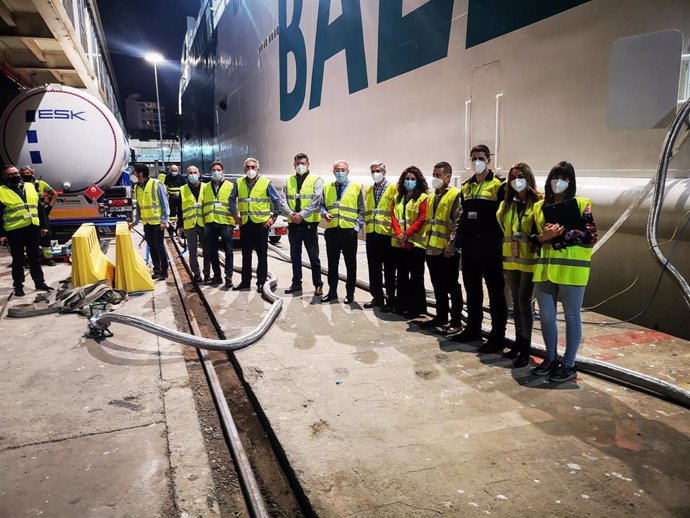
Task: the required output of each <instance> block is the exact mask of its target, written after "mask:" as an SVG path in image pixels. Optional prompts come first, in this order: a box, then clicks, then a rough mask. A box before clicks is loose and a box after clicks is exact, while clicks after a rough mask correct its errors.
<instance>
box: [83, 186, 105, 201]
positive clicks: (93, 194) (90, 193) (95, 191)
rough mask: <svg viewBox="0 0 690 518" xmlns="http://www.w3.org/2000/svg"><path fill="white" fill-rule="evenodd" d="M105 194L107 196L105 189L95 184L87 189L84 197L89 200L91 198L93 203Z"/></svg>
mask: <svg viewBox="0 0 690 518" xmlns="http://www.w3.org/2000/svg"><path fill="white" fill-rule="evenodd" d="M104 194H105V191H104V190H103V189H101V188H100V187H99V186H98V185H96V184H93V185H92V186H90V187H89V188H87V189H86V190H85V191H84V196H86V197H87V198H89V199H91V200H93V201H97V200H98V198H100V197H101V196H103V195H104Z"/></svg>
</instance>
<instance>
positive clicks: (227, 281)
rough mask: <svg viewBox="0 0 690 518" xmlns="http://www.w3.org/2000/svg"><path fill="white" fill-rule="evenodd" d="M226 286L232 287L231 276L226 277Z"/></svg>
mask: <svg viewBox="0 0 690 518" xmlns="http://www.w3.org/2000/svg"><path fill="white" fill-rule="evenodd" d="M225 287H226V288H232V279H231V278H230V277H226V278H225Z"/></svg>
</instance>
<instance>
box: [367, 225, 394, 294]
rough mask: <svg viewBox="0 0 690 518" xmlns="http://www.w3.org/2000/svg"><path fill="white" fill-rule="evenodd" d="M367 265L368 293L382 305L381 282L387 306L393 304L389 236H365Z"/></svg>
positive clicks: (392, 258) (392, 275)
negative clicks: (384, 287)
mask: <svg viewBox="0 0 690 518" xmlns="http://www.w3.org/2000/svg"><path fill="white" fill-rule="evenodd" d="M367 263H368V265H369V292H370V293H371V296H372V298H373V299H374V300H376V301H378V302H381V303H383V302H384V297H383V282H384V279H385V282H386V296H387V303H388V304H389V305H391V306H392V305H394V304H395V257H394V256H393V245H392V244H391V236H384V235H382V234H377V233H376V232H370V233H368V234H367Z"/></svg>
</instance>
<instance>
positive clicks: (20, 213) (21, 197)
mask: <svg viewBox="0 0 690 518" xmlns="http://www.w3.org/2000/svg"><path fill="white" fill-rule="evenodd" d="M3 180H4V185H0V245H3V246H4V245H6V244H8V243H9V245H10V253H11V254H12V282H13V284H14V295H15V296H16V297H23V296H24V252H25V251H26V255H27V257H28V258H29V273H30V274H31V278H32V279H33V281H34V285H35V286H36V289H37V290H44V291H51V290H52V289H53V288H51V287H50V286H48V285H47V284H46V282H45V278H44V277H43V270H42V269H41V260H40V250H39V239H40V236H41V235H46V234H47V233H48V228H47V226H46V222H45V215H44V213H43V207H42V206H41V204H39V202H38V193H37V192H36V189H35V188H34V186H33V184H32V183H31V182H27V183H22V177H21V175H20V174H19V169H17V168H16V167H15V166H13V165H7V166H5V167H4V169H3Z"/></svg>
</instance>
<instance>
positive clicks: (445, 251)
mask: <svg viewBox="0 0 690 518" xmlns="http://www.w3.org/2000/svg"><path fill="white" fill-rule="evenodd" d="M432 175H433V177H432V178H431V187H432V188H433V189H434V192H433V193H432V194H431V195H430V196H429V200H428V201H427V205H426V230H425V232H426V239H427V242H426V265H427V266H428V267H429V276H430V277H431V284H432V286H433V287H434V296H435V298H436V316H434V318H432V319H431V320H427V321H426V322H422V323H421V324H420V326H421V327H423V328H434V327H436V328H441V333H442V334H445V335H456V334H458V333H459V332H460V331H462V322H461V316H462V290H461V288H460V283H459V282H458V278H459V277H460V254H459V253H458V250H457V249H456V248H455V242H454V241H455V234H456V233H457V228H458V223H459V222H460V190H459V189H458V188H457V187H452V186H451V185H450V179H451V177H452V175H453V168H452V167H451V165H450V164H449V163H448V162H439V163H438V164H436V165H435V166H434V170H433V173H432ZM449 300H450V306H449V304H448V301H449ZM449 311H450V322H449V321H448V313H449Z"/></svg>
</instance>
